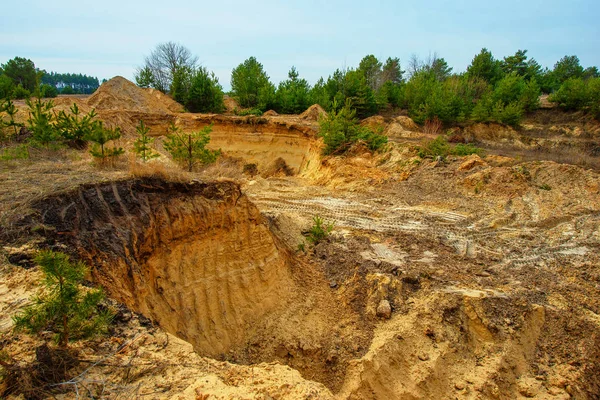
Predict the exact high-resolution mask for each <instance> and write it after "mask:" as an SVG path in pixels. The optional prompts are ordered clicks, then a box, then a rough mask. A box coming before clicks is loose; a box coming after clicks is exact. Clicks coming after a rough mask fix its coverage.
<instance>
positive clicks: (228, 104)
mask: <svg viewBox="0 0 600 400" xmlns="http://www.w3.org/2000/svg"><path fill="white" fill-rule="evenodd" d="M223 103H225V111H226V112H227V113H230V114H233V112H234V111H235V110H236V109H239V108H240V105H239V104H238V102H237V101H236V100H235V99H234V98H233V97H230V96H227V95H225V96H223Z"/></svg>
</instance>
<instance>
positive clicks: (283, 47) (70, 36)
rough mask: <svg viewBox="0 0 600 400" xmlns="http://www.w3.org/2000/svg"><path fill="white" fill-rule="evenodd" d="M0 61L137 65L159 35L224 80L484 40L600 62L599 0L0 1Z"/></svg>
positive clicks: (465, 53) (544, 55)
mask: <svg viewBox="0 0 600 400" xmlns="http://www.w3.org/2000/svg"><path fill="white" fill-rule="evenodd" d="M2 8H3V11H2V14H3V16H2V23H1V24H0V63H5V62H6V61H7V60H9V59H11V58H13V57H15V56H21V57H27V58H30V59H32V60H33V61H34V62H35V64H36V66H37V67H38V68H42V69H45V70H47V71H56V72H77V73H85V74H88V75H93V76H98V77H99V78H100V79H102V78H111V77H113V76H115V75H122V76H125V77H126V78H129V79H132V76H133V71H134V69H135V67H136V66H137V65H140V64H141V63H142V62H143V59H144V56H145V55H146V54H148V53H149V52H150V51H151V50H152V49H153V48H154V46H155V45H156V44H158V43H161V42H166V41H174V42H178V43H181V44H183V45H184V46H186V47H188V48H189V49H190V50H191V51H192V52H193V53H194V54H196V55H198V57H199V59H200V61H201V63H202V64H203V65H204V66H205V67H207V68H208V69H209V70H212V71H214V72H215V73H216V74H217V76H218V77H219V79H220V82H221V84H222V85H223V86H224V88H225V89H226V90H227V89H229V87H230V83H229V81H230V74H231V70H232V69H233V68H234V67H235V66H237V65H238V64H239V63H241V62H243V61H244V60H245V59H246V58H248V57H250V56H255V57H257V59H258V60H259V61H260V62H261V63H262V64H263V65H264V67H265V70H266V71H267V73H268V74H269V76H270V77H271V79H272V81H273V82H275V83H277V82H279V81H280V80H282V79H285V78H286V77H287V72H288V70H289V69H290V67H291V66H292V65H295V66H296V68H297V69H298V71H299V72H300V75H301V77H304V78H306V79H308V81H309V82H310V83H311V84H312V83H314V82H315V81H316V80H317V79H318V78H319V77H321V76H324V77H325V78H327V76H328V75H330V74H331V73H332V72H333V71H334V70H335V69H336V68H340V67H344V66H348V67H352V66H357V65H358V62H359V61H360V59H361V58H362V57H363V56H365V55H367V54H374V55H375V56H377V57H378V58H379V59H382V60H384V59H385V58H387V57H388V56H393V57H399V58H400V61H401V64H402V65H403V66H404V65H406V63H407V61H408V59H409V57H410V56H411V54H413V53H414V54H417V55H418V56H420V57H422V58H425V57H427V56H428V55H429V54H430V53H433V52H437V54H438V55H439V56H441V57H444V58H445V59H446V61H448V63H449V64H450V66H452V67H454V69H455V71H463V70H464V69H465V68H466V66H467V65H468V64H469V63H470V61H471V59H472V58H473V56H474V55H475V54H476V53H478V52H479V50H480V49H481V48H482V47H487V48H488V49H489V50H491V51H492V53H493V54H494V56H495V57H496V58H502V57H504V56H506V55H510V54H514V52H515V51H516V50H518V49H527V50H529V52H528V54H529V56H530V57H534V58H535V59H536V60H538V62H539V63H540V64H542V65H543V66H548V67H552V66H553V65H554V63H555V62H556V61H557V60H558V59H560V58H561V57H562V56H564V55H573V54H574V55H577V56H579V58H580V60H581V63H582V65H583V66H584V67H587V66H591V65H596V66H600V28H599V27H600V24H599V23H598V20H597V19H598V16H599V15H600V2H599V1H598V0H571V1H557V0H544V1H541V0H533V1H526V0H520V1H516V0H505V1H499V2H487V1H472V0H453V1H446V0H434V1H412V2H404V1H388V0H370V1H368V2H367V1H365V2H358V1H349V0H346V1H340V0H330V1H323V0H321V1H316V0H304V1H289V2H281V1H240V0H222V1H211V2H204V1H181V0H180V1H168V0H162V1H154V0H147V1H143V2H142V1H125V0H122V1H116V0H105V1H93V2H92V1H82V0H78V1H67V0H55V1H48V0H45V1H38V0H29V1H19V2H17V1H13V2H9V3H7V4H4V5H3V7H2Z"/></svg>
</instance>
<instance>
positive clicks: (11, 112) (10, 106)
mask: <svg viewBox="0 0 600 400" xmlns="http://www.w3.org/2000/svg"><path fill="white" fill-rule="evenodd" d="M2 111H4V112H6V114H7V115H8V122H6V123H5V125H6V126H7V127H12V128H13V129H14V132H15V135H16V134H17V133H18V132H17V127H21V126H23V124H20V123H18V122H16V121H15V115H17V113H18V112H19V110H18V109H17V107H15V103H13V102H12V101H11V99H6V103H4V105H3V107H2Z"/></svg>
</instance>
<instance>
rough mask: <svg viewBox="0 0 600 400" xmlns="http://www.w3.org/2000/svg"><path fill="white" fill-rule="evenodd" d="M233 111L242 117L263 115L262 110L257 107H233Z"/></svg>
mask: <svg viewBox="0 0 600 400" xmlns="http://www.w3.org/2000/svg"><path fill="white" fill-rule="evenodd" d="M233 113H234V114H235V115H239V116H242V117H245V116H247V115H254V116H256V117H260V116H261V115H263V112H262V111H261V110H259V109H258V108H249V109H247V110H240V109H238V108H235V109H234V110H233Z"/></svg>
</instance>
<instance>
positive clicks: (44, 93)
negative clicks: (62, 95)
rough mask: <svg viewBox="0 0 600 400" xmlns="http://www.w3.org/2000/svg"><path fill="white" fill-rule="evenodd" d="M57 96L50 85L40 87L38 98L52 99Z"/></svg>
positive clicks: (54, 88)
mask: <svg viewBox="0 0 600 400" xmlns="http://www.w3.org/2000/svg"><path fill="white" fill-rule="evenodd" d="M56 96H58V89H56V87H54V86H52V85H48V84H43V85H40V97H44V98H53V97H56Z"/></svg>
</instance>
